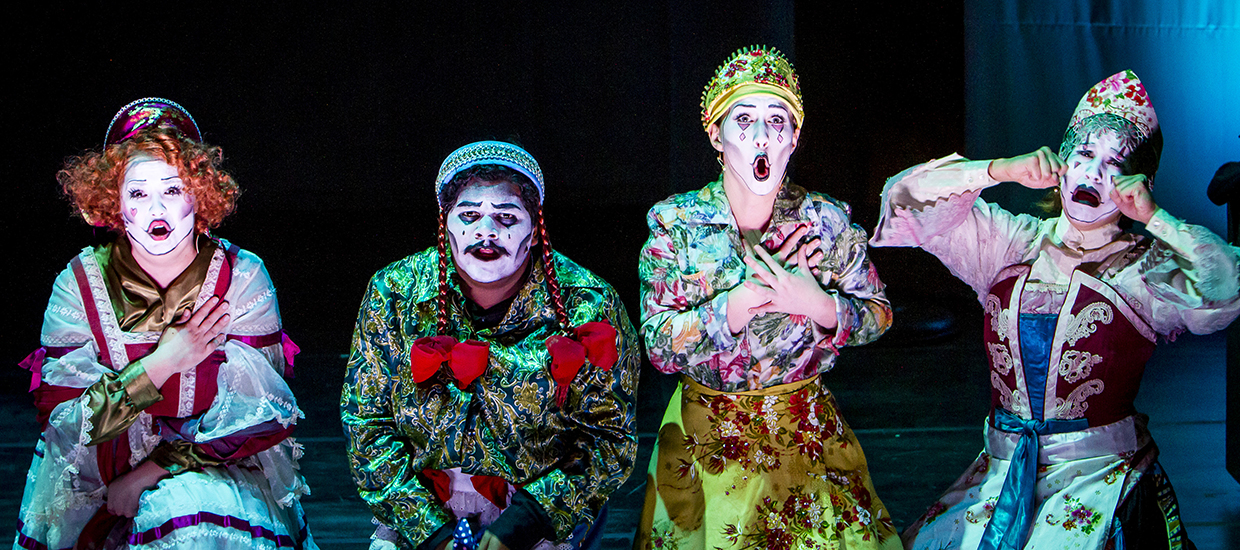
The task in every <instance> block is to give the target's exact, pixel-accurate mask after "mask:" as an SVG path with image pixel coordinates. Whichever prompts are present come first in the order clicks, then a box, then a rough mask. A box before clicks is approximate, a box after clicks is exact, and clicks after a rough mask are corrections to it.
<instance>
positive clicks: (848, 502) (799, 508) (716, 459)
mask: <svg viewBox="0 0 1240 550" xmlns="http://www.w3.org/2000/svg"><path fill="white" fill-rule="evenodd" d="M649 476H650V477H649V479H648V481H647V493H646V502H647V503H648V505H647V507H646V510H645V511H644V513H643V516H642V524H641V525H639V527H638V531H637V537H638V539H637V544H636V545H635V547H639V548H682V549H687V548H900V540H899V538H898V537H896V535H895V528H894V526H893V525H892V523H891V516H890V515H888V513H887V510H886V508H884V507H883V503H882V502H881V501H880V500H879V499H878V496H877V495H876V494H875V493H874V487H873V484H872V483H871V482H870V476H869V471H868V469H867V466H866V461H865V455H864V454H863V453H862V451H861V445H860V444H859V443H858V442H857V438H856V437H855V436H854V435H853V432H852V430H851V429H850V428H849V427H848V424H846V423H845V422H844V419H843V418H842V417H841V416H840V415H839V411H838V410H837V406H836V403H835V398H834V397H833V396H832V395H831V393H830V392H829V391H827V389H826V388H825V387H823V386H822V383H821V381H820V378H819V377H814V378H811V379H808V380H803V381H800V382H796V383H793V384H788V385H784V386H779V387H776V388H768V389H764V390H758V391H750V392H743V393H724V392H718V391H715V390H711V389H709V388H706V387H703V386H702V385H700V384H697V383H694V382H692V381H689V380H687V379H682V383H681V384H680V385H679V387H678V388H677V390H676V394H675V395H674V396H673V397H672V404H671V406H670V407H669V409H668V412H667V414H666V415H665V416H664V419H663V426H662V427H661V428H660V430H659V439H658V443H657V445H656V448H655V453H654V456H653V457H652V460H651V464H650V472H649ZM656 502H657V503H658V505H654V506H651V505H650V503H656Z"/></svg>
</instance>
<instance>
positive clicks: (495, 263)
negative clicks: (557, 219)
mask: <svg viewBox="0 0 1240 550" xmlns="http://www.w3.org/2000/svg"><path fill="white" fill-rule="evenodd" d="M447 231H448V240H449V242H450V243H451V245H452V260H453V262H454V263H455V264H456V268H457V269H458V270H460V271H463V272H464V273H465V275H467V276H468V277H469V278H470V279H471V280H473V281H476V282H479V283H493V282H496V281H499V280H501V279H504V278H507V277H509V276H512V275H513V274H515V273H516V272H517V270H519V269H522V267H523V266H524V265H525V260H526V258H528V257H529V255H530V247H531V246H532V245H533V243H534V223H533V220H532V219H531V216H530V213H529V211H528V210H527V209H526V207H525V203H524V202H523V201H522V200H521V193H520V190H519V188H518V187H517V185H516V184H514V183H509V182H495V183H488V182H476V183H471V184H469V185H468V186H466V187H465V189H463V190H461V194H460V195H459V196H457V198H456V203H455V204H453V205H452V208H451V209H450V210H448V219H447Z"/></svg>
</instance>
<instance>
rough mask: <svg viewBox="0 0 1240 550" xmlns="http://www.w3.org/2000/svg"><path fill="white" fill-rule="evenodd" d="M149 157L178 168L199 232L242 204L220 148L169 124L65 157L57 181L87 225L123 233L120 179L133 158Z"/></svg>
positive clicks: (222, 218)
mask: <svg viewBox="0 0 1240 550" xmlns="http://www.w3.org/2000/svg"><path fill="white" fill-rule="evenodd" d="M138 155H147V156H151V157H154V158H157V159H159V160H162V161H164V162H166V163H168V164H169V165H171V166H174V167H176V169H177V173H179V174H180V176H181V180H182V181H183V182H184V183H185V189H186V191H188V192H189V194H190V195H192V196H193V197H194V230H195V231H196V232H198V233H206V232H207V230H209V229H211V228H213V227H217V226H219V225H220V222H222V221H224V218H225V217H226V216H228V215H229V214H231V213H232V211H233V210H234V209H236V206H237V195H238V194H240V192H241V190H240V189H239V188H238V187H237V182H236V180H234V179H233V177H232V176H230V175H228V173H227V172H224V171H223V170H221V169H220V163H221V162H222V161H223V158H224V157H223V153H222V151H221V150H220V148H219V147H215V146H212V145H207V144H204V143H199V142H196V141H193V140H189V139H186V138H184V137H183V136H182V135H181V134H180V132H178V131H176V130H175V129H172V128H168V127H160V126H156V127H152V128H148V129H146V130H143V131H141V132H139V133H138V134H137V135H135V136H134V137H132V138H130V139H127V140H125V141H122V142H120V143H117V144H113V145H109V146H107V148H105V149H104V150H103V152H102V153H98V152H94V151H91V152H88V153H84V154H82V155H80V156H77V157H72V158H70V159H69V160H67V161H65V167H64V168H63V169H61V170H60V171H59V172H57V173H56V181H58V182H60V187H61V189H62V190H63V191H64V193H65V195H66V196H68V197H69V200H70V201H72V202H73V206H74V207H75V208H77V213H78V215H80V216H82V218H83V219H84V220H86V223H89V224H91V225H94V226H98V227H107V228H110V229H112V230H115V231H118V232H121V231H124V229H125V223H124V221H123V219H122V218H121V201H120V183H121V178H123V177H124V176H125V169H126V168H128V166H129V161H130V159H132V158H133V157H135V156H138Z"/></svg>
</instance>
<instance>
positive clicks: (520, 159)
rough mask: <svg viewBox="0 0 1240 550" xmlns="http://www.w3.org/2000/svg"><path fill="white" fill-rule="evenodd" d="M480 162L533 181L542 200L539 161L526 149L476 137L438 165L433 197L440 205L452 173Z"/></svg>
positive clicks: (541, 178) (540, 200) (454, 173)
mask: <svg viewBox="0 0 1240 550" xmlns="http://www.w3.org/2000/svg"><path fill="white" fill-rule="evenodd" d="M481 164H498V165H500V166H507V167H508V168H512V169H513V170H516V171H518V172H521V173H522V174H525V176H526V177H528V178H530V181H533V182H534V187H535V188H537V189H538V202H540V203H541V202H542V201H543V173H542V168H540V167H539V166H538V161H536V160H534V157H533V156H532V155H530V154H529V153H528V152H526V151H525V149H522V148H520V147H517V146H516V145H513V144H511V143H506V142H503V141H476V142H474V143H471V144H469V145H466V146H464V147H461V148H460V149H457V150H455V151H453V152H452V154H451V155H448V158H446V159H444V161H443V164H441V165H440V166H439V176H437V177H436V178H435V198H436V200H438V201H439V206H440V208H442V207H443V188H444V186H445V185H447V184H448V182H450V181H452V177H453V176H455V175H456V174H457V173H459V172H460V171H462V170H465V169H467V168H471V167H474V166H478V165H481Z"/></svg>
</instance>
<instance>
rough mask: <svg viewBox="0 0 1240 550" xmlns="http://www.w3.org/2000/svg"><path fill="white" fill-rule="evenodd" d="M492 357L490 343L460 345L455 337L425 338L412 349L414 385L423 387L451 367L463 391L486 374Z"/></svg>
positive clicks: (410, 353) (411, 368)
mask: <svg viewBox="0 0 1240 550" xmlns="http://www.w3.org/2000/svg"><path fill="white" fill-rule="evenodd" d="M490 357H491V345H490V344H488V343H486V342H480V341H478V340H466V341H464V342H457V340H456V338H453V337H451V336H424V337H422V338H418V339H417V340H414V341H413V346H411V347H410V348H409V367H410V370H411V372H412V373H413V381H414V382H417V383H419V384H421V383H422V382H425V381H427V380H429V379H430V378H431V377H433V376H435V374H436V373H438V372H439V371H440V369H441V368H442V367H443V365H444V363H447V364H448V368H449V369H450V370H451V372H452V377H453V378H454V379H455V380H456V387H458V388H460V389H462V390H463V389H465V388H466V387H468V386H469V385H470V384H471V383H472V382H473V381H474V380H476V379H478V377H479V376H482V373H484V372H486V370H487V362H488V361H489V360H490Z"/></svg>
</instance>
